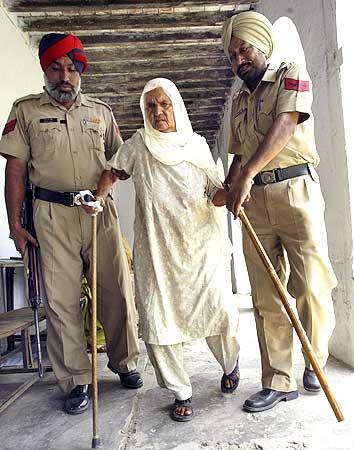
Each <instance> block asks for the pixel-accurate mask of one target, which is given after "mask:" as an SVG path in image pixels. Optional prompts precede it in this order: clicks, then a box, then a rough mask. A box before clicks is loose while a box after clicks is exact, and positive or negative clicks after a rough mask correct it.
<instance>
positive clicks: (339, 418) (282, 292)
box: [238, 208, 344, 422]
mask: <svg viewBox="0 0 354 450" xmlns="http://www.w3.org/2000/svg"><path fill="white" fill-rule="evenodd" d="M238 217H239V218H240V220H241V222H242V224H243V226H244V227H245V228H246V231H247V233H248V235H249V237H250V239H251V241H252V243H253V244H254V246H255V248H256V250H257V253H258V255H259V256H260V258H261V260H262V262H263V264H264V266H265V268H266V269H267V272H268V274H269V276H270V277H271V279H272V281H273V283H274V286H275V288H276V290H277V291H278V294H279V296H280V300H281V302H282V304H283V306H284V308H285V310H286V312H287V313H288V316H289V318H290V321H291V323H292V325H293V327H294V328H295V331H296V333H297V335H298V337H299V339H300V341H301V344H302V347H303V349H304V351H305V353H306V355H307V356H308V358H309V360H310V362H311V365H312V367H313V369H314V371H315V373H316V375H317V378H318V381H319V382H320V384H321V386H322V389H323V391H324V393H325V394H326V397H327V399H328V401H329V403H330V405H331V407H332V410H333V412H334V414H335V416H336V418H337V421H338V422H341V421H342V420H344V416H343V414H342V411H341V410H340V407H339V405H338V403H337V401H336V399H335V397H334V395H333V393H332V390H331V388H330V386H329V384H328V381H327V379H326V376H325V374H324V372H323V370H322V369H321V367H320V366H319V365H318V362H317V358H316V355H315V353H314V351H313V348H312V345H311V343H310V341H309V340H308V337H307V336H306V333H305V330H304V329H303V327H302V324H301V322H300V320H299V319H298V318H297V317H296V315H295V314H294V311H293V310H292V308H291V306H290V303H289V302H288V299H287V294H286V292H285V289H284V287H283V285H282V284H281V281H280V280H279V277H278V275H277V273H276V271H275V270H274V267H273V265H272V263H271V262H270V260H269V258H268V255H267V254H266V252H265V250H264V248H263V246H262V244H261V242H260V240H259V239H258V237H257V235H256V233H255V231H254V229H253V227H252V225H251V223H250V221H249V219H248V217H247V215H246V213H245V212H244V210H243V209H242V208H241V210H240V213H239V215H238Z"/></svg>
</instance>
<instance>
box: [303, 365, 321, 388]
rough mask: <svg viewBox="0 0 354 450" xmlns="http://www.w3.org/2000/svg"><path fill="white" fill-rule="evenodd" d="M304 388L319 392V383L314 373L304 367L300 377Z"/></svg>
mask: <svg viewBox="0 0 354 450" xmlns="http://www.w3.org/2000/svg"><path fill="white" fill-rule="evenodd" d="M302 381H303V383H304V388H305V389H306V391H309V392H320V390H321V385H320V383H319V381H318V379H317V376H316V373H315V372H314V371H313V370H310V369H308V368H307V367H305V370H304V376H303V377H302Z"/></svg>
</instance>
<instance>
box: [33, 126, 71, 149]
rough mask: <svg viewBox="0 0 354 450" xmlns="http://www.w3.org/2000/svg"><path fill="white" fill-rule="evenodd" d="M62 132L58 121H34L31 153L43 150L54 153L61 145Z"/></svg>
mask: <svg viewBox="0 0 354 450" xmlns="http://www.w3.org/2000/svg"><path fill="white" fill-rule="evenodd" d="M62 139H63V133H62V129H61V126H60V123H59V121H58V122H48V123H40V122H38V123H36V124H34V125H33V128H32V133H31V135H30V140H31V152H32V154H33V155H39V154H42V153H43V152H45V153H46V154H47V153H48V152H52V153H55V151H56V150H57V149H58V148H60V147H61V145H62Z"/></svg>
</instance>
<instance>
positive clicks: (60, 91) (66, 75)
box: [44, 56, 81, 103]
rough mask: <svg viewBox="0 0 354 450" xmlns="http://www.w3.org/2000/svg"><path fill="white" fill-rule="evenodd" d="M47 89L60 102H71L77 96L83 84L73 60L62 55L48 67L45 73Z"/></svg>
mask: <svg viewBox="0 0 354 450" xmlns="http://www.w3.org/2000/svg"><path fill="white" fill-rule="evenodd" d="M44 75H45V76H44V81H45V86H46V89H47V91H48V93H49V95H51V96H52V97H53V98H55V99H56V100H57V101H58V102H60V103H65V102H70V101H73V100H74V99H75V97H76V96H77V94H78V92H79V90H80V86H81V76H80V74H79V72H78V71H77V70H76V68H75V66H74V64H73V62H72V61H71V59H70V58H68V57H67V56H62V57H61V58H59V59H57V60H56V61H54V62H52V64H51V65H50V66H49V67H48V68H47V70H46V71H45V73H44Z"/></svg>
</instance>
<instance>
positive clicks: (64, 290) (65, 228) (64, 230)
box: [33, 198, 139, 392]
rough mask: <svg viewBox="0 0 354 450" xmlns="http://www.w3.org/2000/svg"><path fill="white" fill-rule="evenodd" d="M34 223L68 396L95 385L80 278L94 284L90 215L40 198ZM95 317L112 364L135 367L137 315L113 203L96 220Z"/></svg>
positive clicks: (56, 365)
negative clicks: (83, 277) (92, 375)
mask: <svg viewBox="0 0 354 450" xmlns="http://www.w3.org/2000/svg"><path fill="white" fill-rule="evenodd" d="M33 216H34V223H35V229H36V233H37V238H38V242H39V246H40V255H41V268H42V277H43V284H44V288H45V293H46V302H45V308H46V313H47V333H48V334H47V336H48V342H47V348H48V354H49V358H50V361H51V363H52V366H53V370H54V374H55V376H56V378H57V380H58V382H59V385H60V387H61V389H62V390H63V391H64V392H70V391H71V390H72V389H73V388H74V387H75V386H76V385H78V384H88V383H91V364H90V360H89V358H88V356H87V343H86V338H85V333H84V324H83V317H82V311H81V309H80V297H81V278H82V274H83V273H85V275H86V277H87V279H88V280H89V282H90V281H91V267H92V265H91V241H92V228H91V227H92V217H91V216H89V215H88V214H86V213H85V211H84V210H83V209H82V208H80V207H67V206H63V205H60V204H56V203H51V202H45V201H41V200H36V201H35V204H34V213H33ZM97 313H98V319H99V321H100V322H101V323H102V325H103V328H104V333H105V337H106V344H107V354H108V358H109V361H110V363H111V365H112V366H113V367H114V368H116V369H117V370H119V371H120V372H127V371H130V370H133V369H135V368H136V364H137V359H138V354H139V346H138V338H137V314H136V310H135V305H134V300H133V296H132V289H131V281H130V273H129V269H128V263H127V259H126V256H125V251H124V247H123V239H122V235H121V232H120V228H119V222H118V216H117V212H116V209H115V206H114V203H113V201H112V200H111V199H110V198H108V199H107V201H106V205H105V207H104V209H103V212H102V213H100V214H99V215H98V216H97Z"/></svg>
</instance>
